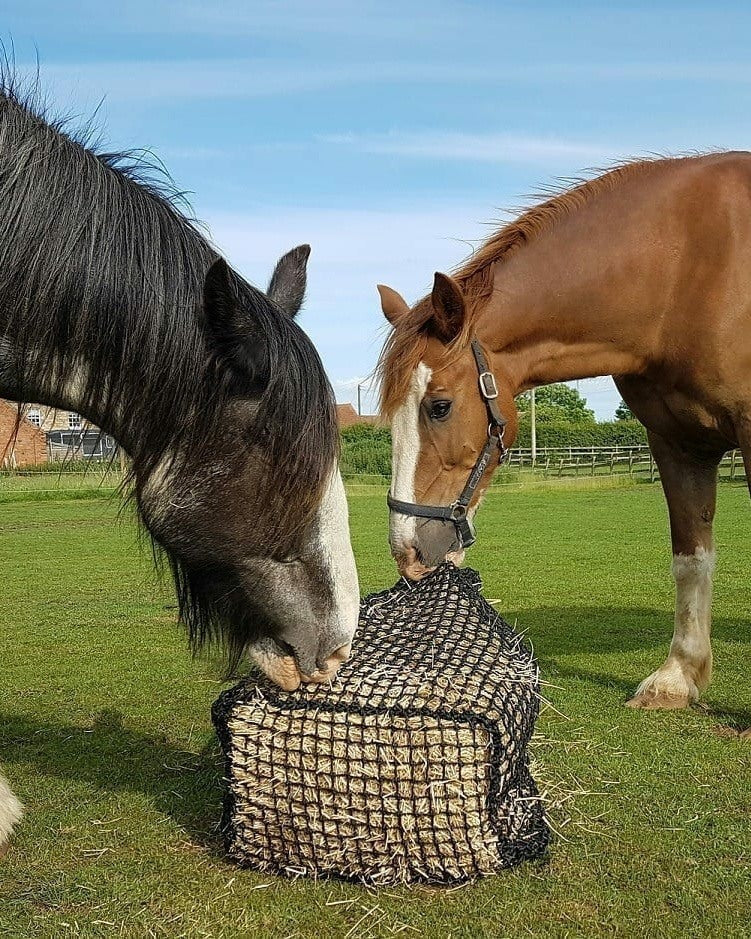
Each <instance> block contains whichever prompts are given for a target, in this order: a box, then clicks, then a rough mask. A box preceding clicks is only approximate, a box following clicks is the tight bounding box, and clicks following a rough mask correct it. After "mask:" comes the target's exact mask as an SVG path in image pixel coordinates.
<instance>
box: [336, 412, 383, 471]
mask: <svg viewBox="0 0 751 939" xmlns="http://www.w3.org/2000/svg"><path fill="white" fill-rule="evenodd" d="M341 436H342V457H341V469H342V475H344V476H365V475H367V476H390V475H391V431H390V430H389V428H388V427H379V426H377V425H373V424H353V425H352V427H345V428H344V429H343V430H342V432H341Z"/></svg>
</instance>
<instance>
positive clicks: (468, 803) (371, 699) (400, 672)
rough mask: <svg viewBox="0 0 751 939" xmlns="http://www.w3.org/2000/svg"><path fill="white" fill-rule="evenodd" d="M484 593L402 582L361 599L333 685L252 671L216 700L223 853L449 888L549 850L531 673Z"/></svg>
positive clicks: (448, 570)
mask: <svg viewBox="0 0 751 939" xmlns="http://www.w3.org/2000/svg"><path fill="white" fill-rule="evenodd" d="M481 586H482V585H481V582H480V578H479V575H478V574H477V573H476V572H475V571H473V570H471V569H469V568H464V569H457V568H455V567H454V566H453V565H451V564H444V565H442V566H441V567H439V568H438V569H437V570H436V571H435V572H433V573H432V574H431V575H429V576H428V577H426V578H425V579H423V580H422V581H420V582H419V583H416V584H415V583H409V582H407V581H404V580H402V581H400V582H399V583H398V584H397V585H396V586H395V587H393V588H391V589H390V590H385V591H383V592H381V593H376V594H372V595H371V596H369V597H366V598H365V599H364V600H363V601H362V606H361V610H360V625H359V629H358V632H357V635H356V637H355V640H354V642H353V646H352V656H351V658H350V660H349V661H348V662H346V663H344V664H343V665H342V666H341V667H340V669H339V671H338V672H337V674H336V677H335V678H334V680H333V682H332V683H331V684H330V685H325V686H323V685H304V686H301V687H300V688H299V689H298V690H297V691H294V692H284V691H281V690H280V689H278V688H276V687H275V686H273V685H272V684H271V683H270V682H268V681H267V680H266V679H265V678H262V677H255V676H254V677H253V678H251V679H247V680H245V681H244V682H243V683H241V684H240V685H238V686H237V687H236V688H233V689H231V690H229V691H226V692H224V693H223V694H222V695H221V696H220V697H219V698H218V699H217V701H216V702H215V704H214V708H213V717H214V724H215V726H216V728H217V732H218V735H219V738H220V741H221V743H222V747H223V749H224V752H225V756H226V765H227V768H226V776H227V790H226V796H225V807H224V815H223V820H222V828H223V831H224V834H225V838H226V843H227V848H228V851H229V853H230V855H231V857H232V858H233V859H235V860H236V861H237V862H239V863H241V864H243V865H246V866H250V867H255V868H258V869H261V870H266V871H277V872H284V873H288V874H310V875H321V874H334V875H338V876H341V877H347V878H351V879H357V880H362V881H365V882H367V883H372V884H386V883H399V882H404V883H409V882H416V881H422V882H428V883H442V884H451V883H460V882H463V881H466V880H471V879H473V878H475V877H477V876H479V875H482V874H491V873H494V872H497V871H499V870H501V869H503V868H507V867H511V866H513V865H515V864H518V863H519V862H521V861H523V860H526V859H529V858H532V857H535V856H537V855H539V854H541V853H542V852H543V851H544V850H545V848H546V846H547V843H548V837H549V834H548V827H547V825H546V823H545V814H544V810H543V806H542V803H541V801H540V798H539V796H538V793H537V789H536V786H535V783H534V780H533V779H532V776H531V774H530V771H529V759H528V753H527V744H528V742H529V739H530V737H531V735H532V731H533V729H534V723H535V720H536V718H537V713H538V709H539V697H538V692H539V676H538V669H537V664H536V662H535V660H534V658H533V657H532V654H531V652H530V650H529V648H528V647H527V646H526V645H525V643H524V641H523V640H522V638H521V636H520V635H519V634H518V633H516V632H515V631H514V630H513V629H512V627H511V626H510V625H509V624H508V623H506V622H505V621H504V620H503V619H502V618H501V617H500V616H498V614H497V613H496V611H495V610H494V609H493V608H492V607H491V606H490V605H489V604H488V603H487V602H486V601H485V600H484V599H483V597H482V596H481V594H480V589H481Z"/></svg>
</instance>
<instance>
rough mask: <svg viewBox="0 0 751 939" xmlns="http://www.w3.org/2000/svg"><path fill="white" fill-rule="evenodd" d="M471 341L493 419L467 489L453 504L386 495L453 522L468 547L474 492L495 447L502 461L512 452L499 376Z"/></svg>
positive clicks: (409, 511) (400, 505)
mask: <svg viewBox="0 0 751 939" xmlns="http://www.w3.org/2000/svg"><path fill="white" fill-rule="evenodd" d="M470 345H471V347H472V353H473V355H474V357H475V362H476V363H477V371H478V374H479V383H480V394H481V395H482V397H483V399H484V401H485V406H486V407H487V409H488V417H489V418H490V422H489V424H488V439H487V441H486V442H485V446H484V447H483V448H482V450H481V451H480V455H479V456H478V457H477V460H476V461H475V465H474V466H473V467H472V472H471V473H470V474H469V479H468V480H467V483H466V485H465V487H464V489H462V491H461V493H460V494H459V498H458V499H457V500H456V501H455V502H453V503H452V504H451V505H418V504H417V503H416V502H401V501H400V500H399V499H394V498H393V497H392V495H391V493H389V494H388V496H387V499H386V501H387V502H388V505H389V508H390V509H392V510H393V511H394V512H399V513H400V514H401V515H411V516H413V517H415V518H437V519H440V520H441V521H443V522H453V523H454V527H455V528H456V534H457V537H458V538H459V547H460V548H468V547H469V546H470V545H471V544H474V543H475V527H474V525H473V524H472V521H471V520H470V518H469V517H468V516H467V509H468V507H469V503H470V502H471V501H472V496H473V495H474V494H475V489H477V487H478V486H479V484H480V480H481V479H482V477H483V475H484V473H485V470H486V469H487V468H488V464H489V463H490V458H491V457H492V455H493V452H494V450H496V449H498V462H499V463H503V461H504V460H505V458H506V456H507V455H508V450H507V449H506V446H505V445H504V443H503V431H504V429H505V427H506V423H507V421H506V418H505V417H504V416H503V414H501V412H500V410H499V409H498V405H497V404H496V398H497V397H498V386H497V385H496V381H495V376H494V375H493V373H492V372H491V371H490V369H489V368H488V363H487V360H486V359H485V354H484V353H483V351H482V348H481V347H480V343H479V342H478V341H477V340H476V339H473V340H472V341H471V343H470Z"/></svg>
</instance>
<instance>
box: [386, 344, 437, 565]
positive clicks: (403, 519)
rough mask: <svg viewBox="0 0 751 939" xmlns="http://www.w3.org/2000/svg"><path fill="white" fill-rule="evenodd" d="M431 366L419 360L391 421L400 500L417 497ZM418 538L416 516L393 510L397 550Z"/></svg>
mask: <svg viewBox="0 0 751 939" xmlns="http://www.w3.org/2000/svg"><path fill="white" fill-rule="evenodd" d="M432 374H433V372H432V371H431V369H429V368H428V366H427V365H425V363H424V362H420V364H419V365H418V366H417V368H416V369H415V371H414V374H413V375H412V381H411V382H410V386H409V392H408V394H407V397H406V400H405V401H404V403H403V404H402V406H401V407H400V408H399V410H398V411H397V412H396V414H395V415H394V418H393V421H392V422H391V438H392V442H393V450H392V456H391V496H392V498H394V499H399V500H400V501H401V502H414V501H415V471H416V470H417V459H418V457H419V455H420V404H421V403H422V399H423V398H424V397H425V392H426V391H427V389H428V384H429V382H430V377H431V375H432ZM414 539H415V519H414V518H413V517H412V516H410V515H401V514H400V513H398V512H391V514H390V517H389V541H390V542H391V549H392V551H394V552H395V553H401V552H402V551H404V550H406V549H407V548H408V547H409V546H410V545H412V543H413V542H414Z"/></svg>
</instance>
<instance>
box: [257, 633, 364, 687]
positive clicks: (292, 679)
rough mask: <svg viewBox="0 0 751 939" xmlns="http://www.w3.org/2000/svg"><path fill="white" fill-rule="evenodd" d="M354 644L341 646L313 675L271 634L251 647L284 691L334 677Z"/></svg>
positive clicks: (274, 681)
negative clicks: (270, 636) (303, 670)
mask: <svg viewBox="0 0 751 939" xmlns="http://www.w3.org/2000/svg"><path fill="white" fill-rule="evenodd" d="M350 649H351V644H347V645H345V646H340V647H339V648H338V649H336V651H334V652H333V653H332V654H331V655H330V656H328V658H327V659H326V661H325V662H324V663H323V665H322V666H321V667H320V668H317V669H316V670H315V671H314V672H312V673H311V674H310V675H306V674H305V673H304V672H302V671H301V670H300V667H299V665H298V664H297V660H296V659H295V657H294V656H293V655H290V653H289V652H288V651H286V650H285V649H283V648H282V646H280V645H279V644H278V643H277V642H275V641H274V640H273V639H271V638H264V639H258V640H257V641H256V642H254V643H253V645H252V646H251V647H250V657H251V659H252V660H253V662H254V663H255V664H256V665H257V666H258V668H260V670H261V671H262V672H263V673H264V675H266V677H267V678H268V679H269V680H270V681H272V682H273V683H274V684H275V685H278V686H279V687H280V688H281V689H282V690H283V691H295V690H297V688H299V687H300V685H301V684H303V683H306V684H308V683H313V684H321V683H322V682H326V681H331V679H332V678H333V677H334V675H336V672H337V669H338V668H339V666H340V665H341V664H342V662H346V661H347V659H348V658H349V654H350Z"/></svg>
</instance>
